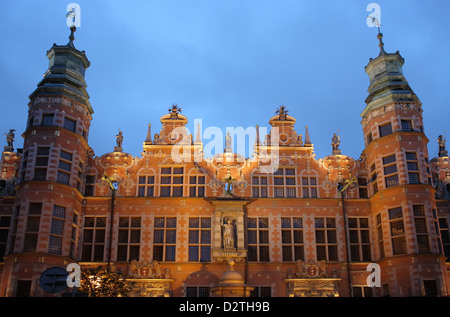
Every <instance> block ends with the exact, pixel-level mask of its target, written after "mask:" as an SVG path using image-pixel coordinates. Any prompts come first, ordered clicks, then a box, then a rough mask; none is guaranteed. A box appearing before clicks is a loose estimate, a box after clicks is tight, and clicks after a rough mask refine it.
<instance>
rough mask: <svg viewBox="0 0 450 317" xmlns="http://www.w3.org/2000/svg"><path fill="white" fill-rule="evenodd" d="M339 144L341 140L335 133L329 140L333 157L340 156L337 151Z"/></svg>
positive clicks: (339, 151) (339, 152)
mask: <svg viewBox="0 0 450 317" xmlns="http://www.w3.org/2000/svg"><path fill="white" fill-rule="evenodd" d="M339 144H341V138H340V137H339V136H338V135H337V134H336V133H335V134H334V135H333V137H332V138H331V146H332V148H333V155H338V154H341V150H339Z"/></svg>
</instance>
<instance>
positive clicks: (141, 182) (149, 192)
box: [138, 175, 155, 197]
mask: <svg viewBox="0 0 450 317" xmlns="http://www.w3.org/2000/svg"><path fill="white" fill-rule="evenodd" d="M154 194H155V176H154V175H141V176H139V177H138V196H140V197H145V196H147V197H153V196H154Z"/></svg>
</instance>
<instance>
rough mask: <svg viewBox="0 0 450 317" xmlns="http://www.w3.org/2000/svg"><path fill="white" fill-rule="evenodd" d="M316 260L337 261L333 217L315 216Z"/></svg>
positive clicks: (334, 220)
mask: <svg viewBox="0 0 450 317" xmlns="http://www.w3.org/2000/svg"><path fill="white" fill-rule="evenodd" d="M314 225H315V234H316V257H317V261H321V260H326V261H338V254H337V236H336V219H335V218H315V219H314Z"/></svg>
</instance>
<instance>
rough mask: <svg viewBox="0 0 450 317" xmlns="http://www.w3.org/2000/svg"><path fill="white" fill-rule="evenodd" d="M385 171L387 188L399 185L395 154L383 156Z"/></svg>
mask: <svg viewBox="0 0 450 317" xmlns="http://www.w3.org/2000/svg"><path fill="white" fill-rule="evenodd" d="M383 171H384V177H385V178H384V179H385V183H386V188H388V187H392V186H397V185H398V174H397V163H396V157H395V154H392V155H389V156H386V157H383Z"/></svg>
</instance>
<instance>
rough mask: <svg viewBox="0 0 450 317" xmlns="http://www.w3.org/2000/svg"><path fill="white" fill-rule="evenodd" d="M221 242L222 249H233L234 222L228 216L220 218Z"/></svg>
mask: <svg viewBox="0 0 450 317" xmlns="http://www.w3.org/2000/svg"><path fill="white" fill-rule="evenodd" d="M221 225H222V242H223V248H224V249H234V223H233V220H232V219H230V218H222V219H221Z"/></svg>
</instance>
